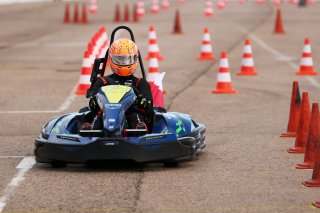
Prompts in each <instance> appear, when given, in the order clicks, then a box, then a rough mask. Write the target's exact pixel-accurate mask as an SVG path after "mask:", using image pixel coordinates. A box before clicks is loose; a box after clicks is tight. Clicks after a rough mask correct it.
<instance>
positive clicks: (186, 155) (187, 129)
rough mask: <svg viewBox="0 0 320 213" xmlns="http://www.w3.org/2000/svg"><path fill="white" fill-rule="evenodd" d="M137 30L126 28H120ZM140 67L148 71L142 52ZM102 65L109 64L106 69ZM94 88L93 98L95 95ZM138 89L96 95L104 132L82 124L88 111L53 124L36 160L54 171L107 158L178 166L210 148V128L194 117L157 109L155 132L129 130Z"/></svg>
mask: <svg viewBox="0 0 320 213" xmlns="http://www.w3.org/2000/svg"><path fill="white" fill-rule="evenodd" d="M119 29H126V30H128V31H129V32H130V34H131V39H132V40H133V41H134V37H133V34H132V31H131V30H130V29H129V28H128V27H126V26H120V27H118V28H116V29H115V30H114V31H113V33H112V36H111V41H110V44H111V43H112V42H113V40H114V34H115V32H116V31H117V30H119ZM107 57H108V52H107V53H106V56H105V58H100V59H96V61H95V64H94V68H93V71H92V75H91V82H92V83H94V81H95V80H96V77H97V75H99V74H100V75H102V76H103V74H104V70H105V65H106V61H107ZM139 61H140V67H141V71H142V74H143V77H145V74H144V68H143V64H142V60H141V55H140V53H139ZM101 63H102V64H103V66H100V65H101ZM90 95H91V94H90V89H89V90H88V93H87V97H90ZM138 95H139V94H138V91H137V90H136V89H134V87H128V86H123V85H108V86H104V87H101V88H100V90H99V92H98V94H97V95H96V98H97V101H98V103H99V106H100V107H101V108H102V111H103V113H102V125H101V126H102V127H101V129H88V130H86V129H82V128H81V120H82V118H83V117H86V116H89V115H90V113H91V111H90V110H89V109H88V108H83V109H82V110H81V112H74V113H69V114H65V115H61V116H58V117H56V118H53V119H52V120H50V121H49V122H48V123H47V124H46V125H45V126H44V127H43V128H42V130H41V133H40V134H39V136H38V137H37V139H36V140H35V151H34V153H35V156H36V161H37V162H39V163H50V164H51V165H52V166H54V167H58V166H65V165H66V164H67V163H89V162H91V161H104V160H112V161H114V160H132V161H135V162H138V163H148V162H161V163H164V165H166V166H176V165H177V164H178V163H179V162H181V161H188V160H192V159H193V158H194V156H195V155H196V154H197V153H198V152H199V151H200V150H202V149H203V148H205V146H206V142H205V130H206V128H205V126H204V125H203V124H200V123H196V122H195V121H193V120H192V119H191V118H190V116H189V115H186V114H182V113H178V112H166V110H165V109H163V108H160V107H154V111H155V116H154V122H153V127H152V130H150V131H149V132H148V130H147V129H131V128H128V124H127V119H126V112H127V111H128V110H129V109H132V107H133V106H135V104H136V102H137V101H136V100H137V97H138Z"/></svg>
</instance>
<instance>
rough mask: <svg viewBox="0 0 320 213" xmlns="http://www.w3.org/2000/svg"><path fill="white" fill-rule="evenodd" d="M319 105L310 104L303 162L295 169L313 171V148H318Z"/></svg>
mask: <svg viewBox="0 0 320 213" xmlns="http://www.w3.org/2000/svg"><path fill="white" fill-rule="evenodd" d="M319 121H320V120H319V104H318V103H313V104H312V111H311V118H310V124H309V133H308V139H307V144H306V152H305V154H304V162H303V163H298V164H297V165H296V168H297V169H313V167H314V154H315V147H318V146H319V139H320V138H319Z"/></svg>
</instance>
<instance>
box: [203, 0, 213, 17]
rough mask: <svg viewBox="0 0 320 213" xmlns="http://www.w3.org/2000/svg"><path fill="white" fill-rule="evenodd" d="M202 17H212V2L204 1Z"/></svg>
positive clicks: (209, 0) (210, 0)
mask: <svg viewBox="0 0 320 213" xmlns="http://www.w3.org/2000/svg"><path fill="white" fill-rule="evenodd" d="M204 16H206V17H211V16H213V5H212V0H206V2H205V7H204Z"/></svg>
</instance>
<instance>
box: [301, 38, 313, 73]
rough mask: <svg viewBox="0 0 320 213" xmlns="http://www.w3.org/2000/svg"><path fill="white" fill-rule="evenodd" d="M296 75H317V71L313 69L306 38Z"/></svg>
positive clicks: (309, 47)
mask: <svg viewBox="0 0 320 213" xmlns="http://www.w3.org/2000/svg"><path fill="white" fill-rule="evenodd" d="M296 74H297V75H316V74H317V71H315V70H314V69H313V60H312V53H311V46H310V41H309V39H308V38H306V39H305V40H304V46H303V51H302V58H301V61H300V70H299V71H298V72H297V73H296Z"/></svg>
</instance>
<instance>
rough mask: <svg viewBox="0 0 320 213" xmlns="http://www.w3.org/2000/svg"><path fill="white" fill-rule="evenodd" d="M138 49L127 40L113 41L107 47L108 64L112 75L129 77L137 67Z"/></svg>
mask: <svg viewBox="0 0 320 213" xmlns="http://www.w3.org/2000/svg"><path fill="white" fill-rule="evenodd" d="M138 54H139V53H138V47H137V45H136V44H135V43H134V42H133V41H131V40H130V39H127V38H120V39H118V40H115V41H114V42H113V43H112V44H111V46H110V47H109V63H110V67H111V70H112V72H113V73H114V74H117V75H120V76H129V75H132V74H133V73H134V72H135V68H136V67H137V65H138Z"/></svg>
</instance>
